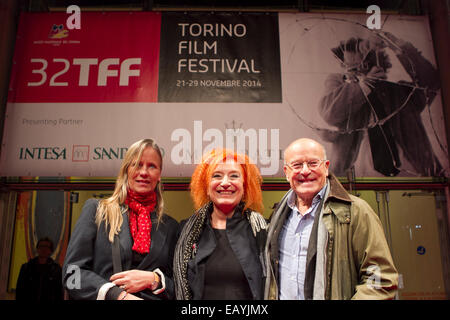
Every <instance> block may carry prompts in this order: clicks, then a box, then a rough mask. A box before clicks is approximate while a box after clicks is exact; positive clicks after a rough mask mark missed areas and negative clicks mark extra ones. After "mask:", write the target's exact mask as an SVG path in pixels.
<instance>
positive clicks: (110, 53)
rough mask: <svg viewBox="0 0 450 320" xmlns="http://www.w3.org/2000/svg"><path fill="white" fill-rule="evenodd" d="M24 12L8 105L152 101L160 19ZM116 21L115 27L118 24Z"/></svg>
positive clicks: (157, 16) (136, 15)
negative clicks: (75, 19) (76, 21)
mask: <svg viewBox="0 0 450 320" xmlns="http://www.w3.org/2000/svg"><path fill="white" fill-rule="evenodd" d="M67 17H68V15H67V14H65V13H52V14H51V15H43V14H33V13H24V14H23V15H22V16H21V20H20V25H19V31H18V36H17V42H16V51H15V55H14V66H13V72H12V78H11V84H10V88H11V89H10V92H9V97H8V101H9V102H156V101H157V93H158V65H159V42H160V29H161V15H160V14H159V13H154V12H139V13H129V12H112V13H104V14H101V15H99V14H98V13H90V12H85V13H83V15H82V19H83V20H82V25H81V26H82V27H81V29H79V30H77V29H72V30H69V29H68V28H67V26H66V19H67ZM118 22H120V23H118Z"/></svg>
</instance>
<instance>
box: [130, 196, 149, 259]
mask: <svg viewBox="0 0 450 320" xmlns="http://www.w3.org/2000/svg"><path fill="white" fill-rule="evenodd" d="M125 203H126V204H127V205H128V207H129V208H130V210H129V211H130V212H129V213H130V215H129V216H130V231H131V236H132V237H133V241H134V244H133V248H132V249H133V250H134V251H136V252H138V253H140V254H144V253H149V251H150V243H151V234H150V233H151V230H152V220H151V219H150V213H152V212H153V210H154V209H155V207H156V192H154V191H152V192H150V193H146V194H139V193H136V192H134V191H132V190H130V189H128V195H127V199H126V200H125Z"/></svg>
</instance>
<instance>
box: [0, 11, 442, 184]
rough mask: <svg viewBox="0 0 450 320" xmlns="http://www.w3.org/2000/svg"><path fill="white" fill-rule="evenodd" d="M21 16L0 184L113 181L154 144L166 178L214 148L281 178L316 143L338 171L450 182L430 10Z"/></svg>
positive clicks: (187, 170) (186, 170)
mask: <svg viewBox="0 0 450 320" xmlns="http://www.w3.org/2000/svg"><path fill="white" fill-rule="evenodd" d="M66 19H67V15H66V14H64V13H51V14H48V13H45V14H41V13H23V14H22V16H21V19H20V24H19V29H18V35H17V41H16V49H15V55H14V64H13V70H12V76H11V83H10V91H9V97H8V104H7V112H6V121H5V131H4V135H3V146H2V153H1V161H0V164H1V169H0V175H1V176H86V177H89V176H98V177H101V176H109V177H111V176H116V175H117V173H118V169H119V166H120V163H121V160H122V159H123V156H124V154H125V152H126V150H127V148H128V147H129V145H130V144H132V143H133V142H135V141H137V140H140V139H142V138H153V139H155V140H156V142H157V143H158V145H160V146H161V147H162V149H163V151H164V160H163V161H164V165H163V167H164V169H163V176H165V177H190V176H191V174H192V171H193V169H194V167H195V165H196V164H197V163H198V162H199V161H200V159H201V155H202V154H203V153H204V152H206V151H208V150H209V149H211V148H214V147H228V148H233V149H237V150H238V151H240V152H245V153H247V154H248V155H249V156H250V158H251V159H252V160H253V161H254V162H255V163H256V164H257V165H258V167H259V168H260V170H261V173H262V175H263V176H264V177H283V176H284V173H283V150H284V149H285V148H286V147H287V146H288V145H289V144H290V143H291V142H292V141H294V140H295V139H297V138H300V137H309V138H313V139H316V140H318V141H319V142H321V143H322V144H323V145H324V146H325V148H326V150H327V156H328V158H329V159H330V162H331V164H330V170H331V171H332V172H334V173H335V174H337V175H340V176H344V175H346V172H347V171H348V170H350V169H352V168H353V169H354V170H355V174H356V175H357V176H369V177H395V176H397V177H420V176H425V177H429V176H448V175H449V164H448V157H447V154H448V153H447V141H446V139H445V127H444V125H445V124H444V118H443V113H442V103H441V95H440V83H439V78H438V72H437V68H436V61H435V59H434V53H433V45H432V40H431V36H430V32H429V28H428V21H427V19H426V18H425V17H416V16H414V17H402V16H398V15H396V16H385V18H384V20H383V21H384V23H383V25H382V28H381V29H380V30H369V29H368V28H367V27H366V26H365V23H366V19H367V16H366V15H356V14H352V15H328V14H326V15H324V14H320V15H319V14H301V13H280V14H276V13H204V12H202V13H176V12H167V13H157V12H107V13H97V12H83V13H82V25H81V29H80V30H77V29H73V30H69V29H67V27H66V25H65V21H66Z"/></svg>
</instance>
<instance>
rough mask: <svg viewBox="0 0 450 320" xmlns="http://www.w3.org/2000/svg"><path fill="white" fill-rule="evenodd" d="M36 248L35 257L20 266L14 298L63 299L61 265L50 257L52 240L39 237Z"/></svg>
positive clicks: (25, 299)
mask: <svg viewBox="0 0 450 320" xmlns="http://www.w3.org/2000/svg"><path fill="white" fill-rule="evenodd" d="M36 249H37V257H35V258H33V259H30V261H28V262H27V263H24V264H23V265H22V267H21V268H20V273H19V278H18V279H17V286H16V300H20V301H59V300H63V288H62V282H61V267H60V266H59V264H57V263H56V262H55V261H54V260H53V259H52V258H51V257H50V256H51V254H52V252H53V242H52V240H51V239H50V238H48V237H45V238H41V239H39V241H38V243H37V246H36Z"/></svg>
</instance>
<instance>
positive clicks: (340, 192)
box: [328, 173, 352, 202]
mask: <svg viewBox="0 0 450 320" xmlns="http://www.w3.org/2000/svg"><path fill="white" fill-rule="evenodd" d="M328 181H330V191H329V193H328V198H335V199H338V200H342V201H344V202H352V199H351V198H350V196H349V194H348V192H347V190H345V188H344V187H343V186H342V184H341V183H340V182H339V180H338V179H337V178H336V176H335V175H334V174H332V173H330V175H329V176H328Z"/></svg>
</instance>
